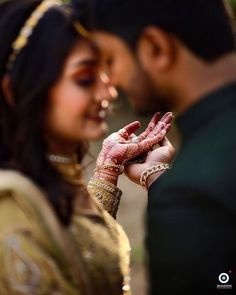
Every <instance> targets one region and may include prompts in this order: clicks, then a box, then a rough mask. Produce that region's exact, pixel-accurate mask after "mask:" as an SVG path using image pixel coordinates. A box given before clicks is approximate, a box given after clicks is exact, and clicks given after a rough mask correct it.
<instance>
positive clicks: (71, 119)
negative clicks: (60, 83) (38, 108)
mask: <svg viewBox="0 0 236 295" xmlns="http://www.w3.org/2000/svg"><path fill="white" fill-rule="evenodd" d="M77 88H78V87H76V86H75V87H73V85H70V87H69V85H67V87H60V88H58V89H56V90H55V91H52V92H51V95H50V103H49V106H48V111H47V123H48V128H49V129H51V131H54V130H55V131H56V132H57V133H58V132H60V131H62V132H69V131H70V130H74V129H75V128H76V127H79V126H81V127H82V125H83V120H84V116H85V115H86V113H87V112H88V109H89V107H90V105H91V97H90V96H89V95H88V94H86V93H85V92H83V91H80V90H78V89H77Z"/></svg>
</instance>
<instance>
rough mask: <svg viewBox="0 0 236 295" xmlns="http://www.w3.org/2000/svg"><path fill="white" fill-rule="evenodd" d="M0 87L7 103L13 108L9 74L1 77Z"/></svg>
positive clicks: (13, 102)
mask: <svg viewBox="0 0 236 295" xmlns="http://www.w3.org/2000/svg"><path fill="white" fill-rule="evenodd" d="M1 87H2V92H3V95H4V97H5V100H6V102H7V104H8V105H9V106H10V107H11V108H13V107H14V106H15V101H14V98H13V94H12V90H11V78H10V76H9V75H6V76H4V77H3V79H2V82H1Z"/></svg>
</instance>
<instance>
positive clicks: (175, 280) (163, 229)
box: [147, 83, 236, 295]
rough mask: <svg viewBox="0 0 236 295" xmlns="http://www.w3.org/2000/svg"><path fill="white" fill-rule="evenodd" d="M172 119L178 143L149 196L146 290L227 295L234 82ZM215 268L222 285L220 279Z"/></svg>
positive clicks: (235, 260)
mask: <svg viewBox="0 0 236 295" xmlns="http://www.w3.org/2000/svg"><path fill="white" fill-rule="evenodd" d="M176 123H177V127H178V128H179V130H180V132H181V134H182V146H181V148H180V151H179V153H178V155H177V157H176V160H175V162H174V164H173V168H172V169H171V170H170V171H168V172H166V173H165V174H163V175H162V176H161V177H160V178H159V179H158V180H157V181H156V182H154V183H153V184H152V185H151V187H150V189H149V194H148V195H149V204H148V223H147V225H148V234H147V247H148V253H149V255H150V279H151V289H152V290H151V294H152V295H172V294H177V295H183V294H188V295H192V294H199V295H201V294H208V295H209V294H226V293H225V292H229V293H230V294H231V292H233V290H234V289H236V83H234V84H230V85H227V86H225V87H223V88H221V89H218V90H217V91H215V92H212V93H210V94H209V95H207V96H206V97H204V98H202V99H201V100H199V102H198V103H197V104H196V105H194V106H192V107H191V108H190V109H189V110H188V111H187V112H186V113H184V114H183V115H181V116H180V117H179V118H177V122H176ZM221 273H226V276H224V275H223V277H221V279H222V280H223V281H224V282H226V283H221V282H220V281H219V275H220V274H221ZM227 276H228V277H227ZM228 278H229V280H228V282H227V279H228ZM217 285H221V286H218V289H217ZM222 285H223V287H222ZM226 285H232V288H233V289H231V290H228V291H227V290H225V289H223V290H222V289H219V288H226V287H227V288H230V286H226ZM221 292H222V293H221ZM227 294H228V293H227Z"/></svg>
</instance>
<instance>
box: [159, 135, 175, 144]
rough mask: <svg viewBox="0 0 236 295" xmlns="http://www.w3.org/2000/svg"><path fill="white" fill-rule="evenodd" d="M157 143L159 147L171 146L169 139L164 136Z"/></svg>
mask: <svg viewBox="0 0 236 295" xmlns="http://www.w3.org/2000/svg"><path fill="white" fill-rule="evenodd" d="M159 145H160V146H161V147H164V146H166V147H173V146H172V144H171V143H170V141H169V139H168V138H167V137H166V136H165V137H164V139H163V140H162V141H160V142H159Z"/></svg>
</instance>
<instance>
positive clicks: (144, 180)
mask: <svg viewBox="0 0 236 295" xmlns="http://www.w3.org/2000/svg"><path fill="white" fill-rule="evenodd" d="M170 168H171V165H170V164H164V163H162V164H158V165H155V166H152V167H150V168H148V169H146V170H145V171H143V173H142V174H141V177H140V184H141V186H142V188H144V189H145V190H148V186H147V180H148V177H149V176H151V175H152V174H154V173H156V172H160V171H163V170H169V169H170Z"/></svg>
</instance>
